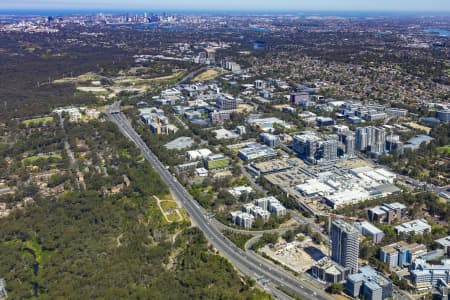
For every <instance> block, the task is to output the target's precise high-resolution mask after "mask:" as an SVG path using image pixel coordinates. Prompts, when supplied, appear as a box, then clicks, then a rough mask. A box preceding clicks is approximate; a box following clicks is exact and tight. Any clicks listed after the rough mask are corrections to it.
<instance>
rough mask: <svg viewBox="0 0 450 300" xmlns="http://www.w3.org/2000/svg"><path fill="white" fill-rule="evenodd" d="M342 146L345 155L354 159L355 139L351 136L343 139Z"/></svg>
mask: <svg viewBox="0 0 450 300" xmlns="http://www.w3.org/2000/svg"><path fill="white" fill-rule="evenodd" d="M344 145H345V154H346V155H347V156H348V157H354V156H355V147H356V139H355V137H354V136H352V135H349V136H347V137H346V138H345V141H344Z"/></svg>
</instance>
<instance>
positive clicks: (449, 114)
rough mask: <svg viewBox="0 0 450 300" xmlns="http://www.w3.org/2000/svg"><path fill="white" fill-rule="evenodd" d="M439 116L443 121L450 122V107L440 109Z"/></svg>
mask: <svg viewBox="0 0 450 300" xmlns="http://www.w3.org/2000/svg"><path fill="white" fill-rule="evenodd" d="M437 117H438V119H439V120H440V121H442V122H450V109H447V110H441V111H438V113H437Z"/></svg>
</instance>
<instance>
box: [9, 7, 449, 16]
mask: <svg viewBox="0 0 450 300" xmlns="http://www.w3.org/2000/svg"><path fill="white" fill-rule="evenodd" d="M14 11H18V12H33V11H36V12H91V13H99V12H111V13H113V12H114V13H127V12H151V11H154V12H177V13H195V12H198V13H244V12H245V13H264V14H270V13H277V14H278V13H286V14H289V13H290V14H307V13H340V14H342V13H388V14H395V13H399V14H419V15H420V14H427V15H429V14H439V15H443V14H450V10H444V11H442V10H441V11H438V10H425V11H424V10H396V9H391V10H372V9H359V10H345V9H333V10H324V9H293V10H292V9H261V10H257V9H247V8H241V9H224V8H218V9H202V8H194V9H176V8H170V9H169V8H168V9H164V8H156V9H151V8H148V9H147V8H132V9H126V8H113V9H111V8H23V7H20V8H1V7H0V12H14Z"/></svg>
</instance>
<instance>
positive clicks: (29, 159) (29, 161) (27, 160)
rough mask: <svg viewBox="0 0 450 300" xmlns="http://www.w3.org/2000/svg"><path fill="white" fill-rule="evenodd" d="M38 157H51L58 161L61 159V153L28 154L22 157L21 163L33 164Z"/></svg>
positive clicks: (47, 158) (46, 158)
mask: <svg viewBox="0 0 450 300" xmlns="http://www.w3.org/2000/svg"><path fill="white" fill-rule="evenodd" d="M39 159H45V160H49V159H53V160H58V161H59V160H61V159H62V156H61V154H49V155H35V156H30V157H26V158H24V159H22V163H23V164H33V163H35V162H36V161H37V160H39Z"/></svg>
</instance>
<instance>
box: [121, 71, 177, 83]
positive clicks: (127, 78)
mask: <svg viewBox="0 0 450 300" xmlns="http://www.w3.org/2000/svg"><path fill="white" fill-rule="evenodd" d="M184 73H185V72H184V71H179V72H176V73H173V74H171V75H167V76H161V77H155V78H148V79H147V78H140V77H136V76H125V77H123V78H120V79H117V80H114V84H116V85H123V84H125V85H126V84H130V85H146V84H151V83H157V82H170V81H176V80H177V79H179V78H181V77H182V76H183V75H184Z"/></svg>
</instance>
